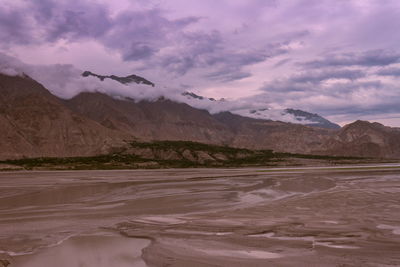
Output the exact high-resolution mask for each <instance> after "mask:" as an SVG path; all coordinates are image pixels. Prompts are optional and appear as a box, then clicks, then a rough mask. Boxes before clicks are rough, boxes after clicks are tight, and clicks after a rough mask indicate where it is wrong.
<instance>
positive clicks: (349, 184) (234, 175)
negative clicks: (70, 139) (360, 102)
mask: <svg viewBox="0 0 400 267" xmlns="http://www.w3.org/2000/svg"><path fill="white" fill-rule="evenodd" d="M0 229H1V231H0V259H2V260H3V265H6V264H7V263H8V262H9V263H10V265H9V266H10V267H13V266H32V267H36V266H60V267H63V266H87V267H92V266H115V267H118V266H121V267H125V266H400V253H399V251H400V167H399V166H398V165H396V164H392V165H375V166H362V167H360V166H352V167H347V168H306V169H304V168H303V169H296V168H291V169H263V168H243V169H167V170H133V171H132V170H130V171H43V172H38V171H31V172H28V171H20V172H1V173H0ZM1 264H2V263H1V262H0V266H1Z"/></svg>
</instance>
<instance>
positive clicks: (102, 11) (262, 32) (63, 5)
mask: <svg viewBox="0 0 400 267" xmlns="http://www.w3.org/2000/svg"><path fill="white" fill-rule="evenodd" d="M399 17H400V3H399V2H398V1H396V0H387V1H378V0H365V1H360V0H349V1H336V0H321V1H310V0H270V1H260V0H249V1H241V0H220V1H211V0H204V1H197V0H169V1H160V0H148V1H142V0H136V1H128V0H118V1H112V2H110V1H104V0H82V1H78V2H76V1H67V0H38V1H29V0H14V1H6V2H5V3H3V4H2V6H1V7H0V50H1V51H3V52H4V53H5V54H9V55H15V56H17V57H18V58H20V59H22V60H23V61H26V62H29V63H30V66H31V72H34V71H33V67H32V66H33V65H38V64H42V63H51V64H57V63H59V64H61V65H56V67H54V66H53V67H52V68H56V69H57V70H54V71H53V70H51V69H50V67H48V68H47V69H46V71H45V72H43V73H53V72H57V73H63V75H66V76H67V77H70V79H71V80H74V81H75V82H78V80H79V79H81V78H75V76H76V74H77V73H79V72H80V70H79V71H77V70H76V69H75V67H73V66H71V65H75V66H76V68H77V69H89V70H91V71H94V72H99V73H100V74H116V75H127V74H131V73H135V74H137V75H141V76H144V77H145V78H147V79H149V80H151V81H154V82H155V83H156V84H157V85H159V86H157V90H161V91H162V92H163V94H164V93H167V94H168V92H169V91H171V92H172V93H171V94H173V92H177V91H179V90H183V89H184V90H193V91H195V92H196V93H198V94H201V95H207V96H210V97H217V98H219V97H225V98H241V100H240V101H239V102H240V103H248V105H250V106H252V105H256V106H265V107H274V108H277V109H283V108H287V107H290V108H297V109H303V110H307V111H310V112H315V113H320V114H322V115H324V116H327V117H328V118H331V119H333V120H336V121H337V122H339V123H345V122H349V121H352V120H355V119H358V118H362V119H370V120H378V121H379V120H382V121H385V123H388V122H389V124H391V125H396V126H400V108H399V107H398V106H400V105H398V104H397V103H400V88H399V77H400V49H399V48H398V44H399V43H400V35H399V34H398V32H397V31H398V30H397V29H398V28H400V19H399ZM5 58H6V57H5V56H2V60H3V62H6V60H5ZM7 60H8V61H13V60H12V59H10V58H8V59H7ZM14 63H15V62H14ZM68 64H69V65H68ZM17 65H18V64H17ZM28 65H29V64H28ZM26 66H27V65H26ZM26 66H25V67H26ZM45 68H46V67H43V66H42V67H40V68H39V69H41V71H38V73H39V72H40V73H41V72H42V70H44V69H45ZM2 71H3V72H7V71H8V72H9V73H12V72H13V70H12V69H10V68H9V69H8V70H7V69H6V67H5V66H2ZM38 73H37V76H38V77H40V76H41V75H42V74H40V75H39V74H38ZM79 74H80V73H79ZM43 75H44V74H43ZM53 75H55V74H54V73H53ZM42 80H46V79H45V78H43V77H42ZM75 82H74V83H71V85H70V86H71V87H69V88H68V89H65V88H64V89H61V87H60V86H59V87H57V86H56V81H53V82H52V84H51V86H52V88H58V89H54V90H55V91H57V93H58V94H59V95H60V94H61V93H60V92H63V93H62V94H63V96H64V97H70V96H71V95H73V94H74V93H77V92H79V91H80V90H94V89H93V88H92V89H86V88H85V89H83V87H85V86H89V87H90V86H91V85H87V84H79V83H80V82H78V85H79V87H78V85H76V86H77V87H76V88H72V87H73V86H75ZM72 85H73V86H72ZM109 86H110V87H112V85H109ZM64 87H65V86H64ZM102 90H111V93H113V92H114V91H113V90H114V89H104V88H103V89H102ZM121 90H122V89H121ZM121 92H123V91H121ZM152 94H153V93H152ZM153 95H157V92H154V94H153ZM243 105H244V104H243Z"/></svg>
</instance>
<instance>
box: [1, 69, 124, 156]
mask: <svg viewBox="0 0 400 267" xmlns="http://www.w3.org/2000/svg"><path fill="white" fill-rule="evenodd" d="M123 138H125V136H124V135H123V134H122V133H121V132H117V131H112V130H110V129H108V128H105V127H103V126H101V125H99V124H98V123H96V122H94V121H92V120H90V119H88V118H85V117H82V116H80V115H78V114H77V113H74V112H73V111H71V110H70V109H69V108H67V107H65V105H64V104H63V103H62V101H61V100H60V99H58V98H57V97H55V96H53V95H52V94H50V92H49V91H48V90H46V89H45V88H44V87H43V86H42V85H40V84H39V83H37V82H35V81H34V80H32V79H30V78H29V77H27V76H25V77H18V76H14V77H11V76H6V75H2V74H0V148H1V149H0V158H2V159H5V158H7V159H9V158H21V157H38V156H43V155H46V156H78V155H82V156H85V155H93V154H99V153H107V152H109V151H111V149H112V148H113V147H114V146H120V145H121V142H122V140H123Z"/></svg>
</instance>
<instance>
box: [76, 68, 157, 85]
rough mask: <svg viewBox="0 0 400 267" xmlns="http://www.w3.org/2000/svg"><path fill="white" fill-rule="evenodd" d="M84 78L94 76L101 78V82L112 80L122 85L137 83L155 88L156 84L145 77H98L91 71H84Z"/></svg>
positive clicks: (133, 75)
mask: <svg viewBox="0 0 400 267" xmlns="http://www.w3.org/2000/svg"><path fill="white" fill-rule="evenodd" d="M82 76H83V77H88V76H93V77H97V78H99V79H100V80H101V81H104V80H105V79H111V80H114V81H117V82H119V83H122V84H130V83H137V84H146V85H150V86H152V87H154V86H155V85H154V83H152V82H150V81H149V80H146V79H145V78H143V77H140V76H137V75H135V74H132V75H129V76H125V77H119V76H116V75H98V74H96V73H93V72H91V71H84V72H83V73H82Z"/></svg>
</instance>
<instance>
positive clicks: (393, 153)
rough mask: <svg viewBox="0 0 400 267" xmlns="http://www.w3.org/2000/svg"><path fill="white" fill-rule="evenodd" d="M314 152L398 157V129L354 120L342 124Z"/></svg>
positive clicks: (399, 143) (399, 132)
mask: <svg viewBox="0 0 400 267" xmlns="http://www.w3.org/2000/svg"><path fill="white" fill-rule="evenodd" d="M322 148H323V150H322V151H313V152H314V153H320V154H329V155H340V156H360V157H372V158H400V129H398V128H391V127H387V126H384V125H382V124H380V123H377V122H374V123H371V122H367V121H356V122H353V123H351V124H348V125H346V126H344V127H343V128H342V129H341V130H340V131H339V132H337V133H336V134H335V135H334V136H332V137H331V138H330V139H329V140H327V141H326V142H325V144H324V146H323V147H322Z"/></svg>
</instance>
